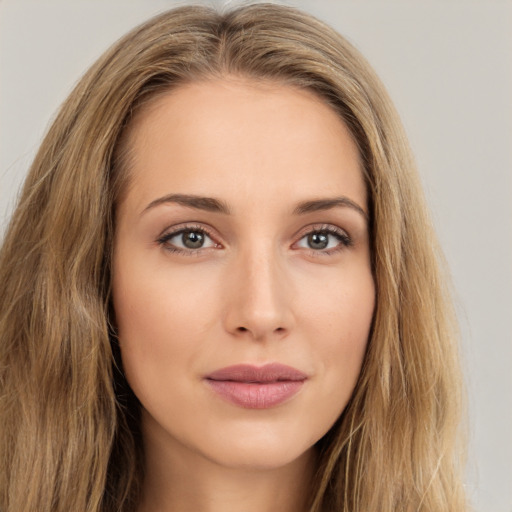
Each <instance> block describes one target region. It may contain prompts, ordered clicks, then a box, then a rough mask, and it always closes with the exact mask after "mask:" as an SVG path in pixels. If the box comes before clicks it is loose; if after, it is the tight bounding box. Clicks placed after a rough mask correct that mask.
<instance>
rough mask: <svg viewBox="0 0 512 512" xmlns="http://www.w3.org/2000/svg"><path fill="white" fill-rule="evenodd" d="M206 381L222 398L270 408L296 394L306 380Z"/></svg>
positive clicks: (246, 405)
mask: <svg viewBox="0 0 512 512" xmlns="http://www.w3.org/2000/svg"><path fill="white" fill-rule="evenodd" d="M206 382H207V383H208V384H209V385H210V387H211V388H212V389H213V391H215V392H216V393H217V394H218V395H219V396H220V397H221V398H223V399H224V400H227V401H228V402H231V403H232V404H235V405H238V406H239V407H244V408H246V409H268V408H270V407H275V406H276V405H279V404H282V403H284V402H286V401H287V400H289V399H290V398H292V397H293V396H294V395H296V394H297V393H298V392H299V391H300V389H301V387H302V386H303V384H304V381H302V380H299V381H294V380H285V381H278V382H265V383H257V382H256V383H248V382H237V381H230V380H211V379H207V380H206Z"/></svg>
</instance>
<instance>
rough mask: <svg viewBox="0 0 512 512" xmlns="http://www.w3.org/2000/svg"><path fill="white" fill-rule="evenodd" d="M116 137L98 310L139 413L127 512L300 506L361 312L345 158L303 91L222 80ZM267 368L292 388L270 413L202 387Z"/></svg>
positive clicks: (355, 366) (358, 229)
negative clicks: (295, 385)
mask: <svg viewBox="0 0 512 512" xmlns="http://www.w3.org/2000/svg"><path fill="white" fill-rule="evenodd" d="M127 140H128V142H127V144H128V146H129V148H130V151H131V157H132V161H131V168H130V172H131V182H130V187H129V189H128V191H127V193H126V194H125V196H124V198H123V200H122V202H121V204H120V205H119V207H118V211H117V232H116V239H115V250H114V261H113V299H114V309H115V315H116V323H117V328H118V334H119V341H120V346H121V354H122V360H123V366H124V370H125V372H126V376H127V379H128V382H129V384H130V386H131V387H132V389H133V391H134V392H135V394H136V395H137V397H138V398H139V400H140V402H141V404H142V406H143V409H142V431H143V438H144V449H145V464H146V479H145V483H144V492H143V502H142V504H141V508H140V510H141V511H150V510H151V511H154V512H156V511H162V512H164V511H165V512H167V511H173V512H180V511H191V510H194V511H197V512H201V511H209V512H214V511H221V510H222V511H223V512H229V511H237V512H239V511H240V510H244V512H252V511H254V512H256V511H258V512H264V511H276V510H279V511H280V512H286V511H293V512H297V511H300V510H304V509H305V506H306V505H305V500H306V494H307V492H308V485H307V483H308V482H309V481H310V480H311V475H312V472H313V471H314V464H315V453H314V444H315V443H316V442H317V441H318V440H319V439H320V438H321V437H322V436H323V435H324V434H325V433H326V432H327V431H328V430H329V428H330V427H331V426H332V425H333V423H334V422H335V420H336V419H337V418H338V417H339V415H340V414H341V412H342V411H343V409H344V407H345V406H346V404H347V402H348V400H349V398H350V396H351V394H352V391H353V389H354V386H355V384H356V381H357V378H358V376H359V373H360V369H361V365H362V361H363V358H364V354H365V350H366V346H367V340H368V335H369V331H370V325H371V320H372V316H373V310H374V302H375V287H374V282H373V277H372V272H371V265H370V249H369V234H368V222H367V211H368V210H367V196H366V190H365V185H364V181H363V177H362V171H361V165H360V160H359V154H358V150H357V147H356V145H355V143H354V142H353V140H352V138H351V136H350V133H349V131H348V129H347V128H346V126H345V125H344V123H343V122H342V121H341V119H340V118H339V117H338V115H337V114H336V113H335V112H334V111H333V110H332V109H331V108H330V107H329V106H328V105H326V104H325V103H324V102H323V101H322V100H321V99H319V98H317V97H316V96H315V95H314V94H313V93H311V92H308V91H304V90H299V89H296V88H293V87H291V86H287V85H283V84H277V83H267V82H256V81H251V80H249V79H244V78H240V77H233V76H228V77H225V78H224V79H215V80H214V79H212V80H209V81H201V82H195V83H192V84H187V85H183V86H181V87H179V88H177V89H175V90H173V91H171V92H169V93H168V94H166V95H164V96H161V97H159V98H156V99H154V100H153V101H152V102H151V103H150V104H149V105H147V106H145V107H144V108H143V109H142V111H141V113H139V114H138V115H137V116H136V119H135V120H134V121H133V123H132V126H131V127H130V132H129V134H128V139H127ZM176 194H179V195H180V196H179V197H176V196H174V197H171V196H172V195H176ZM184 196H186V197H184ZM191 196H194V200H192V201H191ZM197 197H200V198H205V197H206V198H211V199H214V200H215V201H211V200H204V199H202V200H199V201H198V200H197ZM319 200H334V202H327V203H318V202H316V203H311V202H312V201H313V202H314V201H319ZM184 229H188V232H186V233H185V234H184V233H183V230H184ZM176 250H178V252H176ZM273 362H278V363H283V364H286V365H289V366H292V367H294V368H297V369H299V370H301V371H302V372H304V373H306V374H307V377H308V378H307V380H306V381H305V383H304V385H303V386H302V388H301V389H300V391H299V392H298V393H297V394H296V395H295V396H293V397H292V398H291V399H290V400H288V401H286V402H284V403H282V404H280V405H278V406H275V407H270V408H267V409H256V410H255V409H247V408H243V407H240V406H237V405H234V404H232V403H229V402H227V401H226V400H223V399H222V398H221V397H219V396H218V395H217V394H216V393H215V392H213V391H212V389H211V388H210V386H208V385H207V383H206V381H205V376H206V375H208V374H209V373H211V372H212V371H214V370H217V369H219V368H224V367H226V366H230V365H234V364H240V363H247V364H252V365H256V366H260V365H263V364H266V363H273Z"/></svg>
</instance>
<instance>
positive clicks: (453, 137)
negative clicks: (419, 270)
mask: <svg viewBox="0 0 512 512" xmlns="http://www.w3.org/2000/svg"><path fill="white" fill-rule="evenodd" d="M179 3H180V4H181V3H183V2H179ZM199 3H200V2H199ZM208 3H209V4H213V5H215V4H217V2H215V1H211V2H208ZM286 3H288V4H290V5H295V6H298V7H302V8H303V9H305V10H307V11H309V12H311V13H312V14H315V15H316V16H318V17H319V18H321V19H323V20H325V21H327V22H328V23H330V24H331V25H333V26H334V27H335V28H336V29H338V30H339V31H340V32H341V33H342V34H344V35H345V36H347V37H348V38H349V39H350V40H351V41H352V42H353V43H354V44H355V45H356V46H357V47H358V48H359V49H360V50H361V51H362V52H363V53H364V54H365V55H366V57H367V58H368V59H369V61H370V62H371V63H372V64H373V66H374V67H375V68H376V70H377V72H378V73H379V74H380V76H381V78H382V79H383V81H384V83H385V84H386V86H387V87H388V89H389V91H390V93H391V96H392V97H393V99H394V100H395V103H396V105H397V107H398V110H399V112H400V114H401V116H402V119H403V122H404V124H405V126H406V129H407V131H408V133H409V136H410V140H411V143H412V146H413V149H414V151H415V154H416V157H417V161H418V166H419V169H420V172H421V174H422V179H423V182H424V185H425V189H426V193H427V197H428V200H429V203H430V205H431V208H432V210H433V215H434V219H435V222H436V225H437V228H438V232H439V236H440V238H441V241H442V244H443V246H444V248H445V252H446V255H447V259H448V262H449V264H450V267H451V270H452V273H453V278H454V281H455V287H456V290H457V297H456V299H457V307H458V313H459V318H460V321H461V326H462V333H463V350H464V356H465V362H464V364H465V369H466V374H467V380H468V390H469V401H470V412H471V447H470V449H471V451H470V464H469V468H468V477H467V486H468V493H469V495H470V497H471V499H472V501H473V503H474V506H475V509H476V510H477V511H479V512H511V511H512V335H511V332H512V331H511V320H510V319H511V317H512V236H511V235H512V215H511V214H512V207H511V203H512V201H511V199H512V149H511V148H512V99H511V98H512V65H511V63H512V36H511V34H512V3H511V2H510V1H507V0H501V1H497V0H473V1H472V0H466V1H452V0H445V1H434V0H430V1H428V0H424V1H421V0H407V1H406V0H401V1H398V0H387V1H386V0H380V1H377V0H373V1H371V0H365V1H363V0H339V1H335V0H331V1H329V0H316V1H314V0H295V1H287V2H286ZM177 4H178V2H173V1H170V0H167V1H164V0H146V1H139V0H138V1H134V0H131V1H129V0H123V1H116V0H88V1H84V0H74V1H72V2H71V1H69V0H60V1H49V0H47V1H45V2H42V1H32V2H30V1H27V0H3V1H1V2H0V232H1V231H3V230H4V229H5V225H6V223H7V219H8V217H9V214H10V212H11V211H12V208H13V205H14V201H15V197H16V194H17V191H18V189H19V186H20V184H21V182H22V180H23V177H24V175H25V173H26V171H27V168H28V166H29V164H30V161H31V159H32V158H33V155H34V151H35V150H36V148H37V146H38V144H39V142H40V140H41V137H42V135H43V133H44V131H45V129H46V127H47V126H48V123H49V121H50V119H51V118H52V115H53V114H54V112H55V110H56V109H57V107H58V106H59V104H60V103H61V102H62V101H63V99H64V98H65V96H66V95H67V94H68V92H69V91H70V90H71V88H72V86H73V84H74V83H75V82H76V81H77V79H78V78H79V77H80V75H81V74H82V73H83V72H84V71H85V69H86V68H87V67H88V66H89V65H90V64H91V63H92V62H93V61H94V60H95V59H96V58H97V57H98V56H99V55H100V54H101V53H102V52H103V50H105V49H106V48H107V46H109V45H110V44H111V43H112V42H113V41H114V40H115V39H117V38H118V37H119V36H121V35H122V34H123V33H124V32H125V31H127V30H128V29H129V28H131V27H132V26H133V25H135V24H137V23H139V22H141V21H142V20H144V19H145V18H147V17H149V16H150V15H152V14H155V13H157V12H159V11H161V10H163V9H165V8H168V7H172V6H174V5H177ZM0 293H1V292H0Z"/></svg>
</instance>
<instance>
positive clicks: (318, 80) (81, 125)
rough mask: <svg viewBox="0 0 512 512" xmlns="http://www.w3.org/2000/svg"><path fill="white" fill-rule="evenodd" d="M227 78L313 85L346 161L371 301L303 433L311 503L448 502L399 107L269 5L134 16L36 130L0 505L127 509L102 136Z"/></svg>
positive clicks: (131, 444) (444, 438)
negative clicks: (336, 400) (350, 165)
mask: <svg viewBox="0 0 512 512" xmlns="http://www.w3.org/2000/svg"><path fill="white" fill-rule="evenodd" d="M227 74H235V75H241V76H245V77H249V78H254V79H256V80H273V81H279V82H281V83H286V84H290V85H293V86H297V87H302V88H305V89H308V90H311V91H313V92H314V93H315V94H317V95H318V96H320V97H322V98H323V99H324V100H326V101H327V102H328V103H329V104H330V105H331V106H332V108H333V109H335V110H336V111H337V112H338V113H339V115H340V116H341V118H342V119H343V121H344V122H345V123H346V124H347V126H348V127H349V128H350V130H351V132H352V135H353V137H354V140H355V141H356V142H357V144H358V146H359V150H360V153H361V157H362V161H363V164H364V178H365V180H366V183H367V187H368V193H369V198H370V209H371V238H372V264H373V272H374V276H375V283H376V288H377V306H376V311H375V316H374V319H373V325H372V332H371V336H370V340H369V344H368V350H367V354H366V358H365V362H364V365H363V369H362V372H361V375H360V378H359V381H358V384H357V386H356V389H355V392H354V394H353V397H352V399H351V401H350V403H349V404H348V406H347V407H346V409H345V411H344V412H343V414H342V416H341V417H340V418H339V419H338V421H337V422H336V424H335V425H334V426H333V427H332V428H331V430H330V431H329V433H328V434H327V435H326V436H325V437H324V438H322V439H321V440H320V441H319V442H318V446H317V448H318V452H319V464H318V470H317V476H316V480H315V482H314V492H313V494H312V496H311V504H310V505H311V510H312V511H315V512H320V511H322V512H334V511H336V512H341V511H343V512H349V511H350V512H372V511H373V512H377V511H378V512H398V511H400V512H409V511H410V512H412V511H430V512H434V511H435V512H441V511H445V512H448V511H450V512H459V511H462V510H465V499H464V494H463V491H462V484H461V471H462V469H463V467H462V462H463V458H462V457H461V455H462V454H463V446H461V445H460V443H459V430H458V424H459V416H460V412H461V405H460V404H461V401H460V396H461V393H460V390H461V379H460V374H459V369H458V362H457V359H458V356H457V343H456V341H457V339H456V330H455V329H454V323H453V314H452V309H451V306H450V301H449V297H448V294H447V292H446V284H445V275H443V274H442V273H441V272H440V257H439V251H438V249H437V244H436V241H435V237H434V234H433V232H432V228H431V224H430V221H429V219H428V215H427V213H426V208H425V205H424V200H423V197H422V192H421V188H420V186H419V183H418V177H417V175H416V172H415V170H414V163H413V160H412V158H411V154H410V150H409V148H408V145H407V142H406V137H405V135H404V133H403V130H402V127H401V124H400V121H399V119H398V116H397V114H396V113H395V110H394V108H393V106H392V104H391V102H390V100H389V99H388V96H387V94H386V92H385V90H384V88H383V87H382V85H381V84H380V82H379V80H378V79H377V78H376V76H375V75H374V73H373V71H372V70H371V69H370V67H369V66H368V64H367V63H366V61H365V60H364V59H363V58H362V57H361V55H360V54H359V53H358V52H357V51H356V50H355V49H354V48H353V47H352V46H351V45H350V44H349V43H348V42H347V41H346V40H345V39H343V38H342V37H341V36H340V35H339V34H337V33H336V32H335V31H334V30H332V29H331V28H329V27H328V26H327V25H325V24H324V23H322V22H320V21H318V20H316V19H314V18H313V17H311V16H309V15H307V14H304V13H302V12H300V11H298V10H296V9H293V8H290V7H284V6H279V5H271V4H256V5H248V6H243V7H239V8H236V9H234V10H231V11H227V12H224V13H222V12H217V11H215V10H214V9H211V8H207V7H200V6H191V7H181V8H178V9H175V10H171V11H169V12H166V13H164V14H161V15H159V16H157V17H155V18H154V19H151V20H149V21H148V22H146V23H145V24H143V25H141V26H140V27H137V28H135V29H134V30H133V31H132V32H130V33H129V34H128V35H126V36H125V37H124V38H123V39H121V40H120V41H119V42H118V43H116V44H115V45H114V46H113V47H112V48H111V49H110V50H109V51H107V52H106V53H105V54H104V55H103V56H102V57H101V58H100V59H99V60H98V62H97V63H96V64H95V65H94V66H93V67H92V68H91V69H90V70H89V71H88V72H87V73H86V75H85V76H84V77H83V78H82V80H81V81H80V82H79V84H78V85H77V86H76V88H75V89H74V91H73V92H72V93H71V95H70V96H69V98H68V99H67V101H66V102H65V103H64V105H63V106H62V108H61V110H60V112H59V114H58V116H57V117H56V119H55V121H54V123H53V125H52V126H51V128H50V129H49V131H48V134H47V135H46V137H45V139H44V141H43V143H42V145H41V148H40V150H39V152H38V153H37V156H36V158H35V160H34V163H33V165H32V168H31V170H30V173H29V175H28V178H27V180H26V182H25V185H24V188H23V191H22V194H21V197H20V200H19V204H18V206H17V209H16V211H15V213H14V215H13V217H12V220H11V223H10V226H9V228H8V231H7V234H6V237H5V240H4V242H3V247H2V249H1V252H0V290H1V294H0V340H1V344H0V386H1V394H0V425H1V427H0V468H1V471H0V510H2V512H20V511H23V512H41V511H43V510H48V511H50V510H51V511H52V512H64V511H66V512H69V511H77V512H78V511H80V512H100V511H101V512H112V511H124V512H126V511H133V510H135V509H136V506H137V500H138V493H139V490H140V485H141V481H142V479H143V474H142V472H141V470H140V468H141V454H140V450H141V440H140V438H139V434H138V429H137V425H138V422H137V404H136V402H135V401H134V399H133V396H132V395H131V392H130V390H129V388H128V387H127V386H126V383H125V382H124V378H123V375H122V371H121V370H120V368H119V364H118V357H117V356H116V350H117V345H116V341H115V337H114V336H113V335H112V328H111V326H110V324H109V318H110V261H111V251H112V238H113V233H114V229H115V215H114V211H115V204H116V201H118V200H119V197H120V194H121V193H122V191H123V189H124V187H125V186H126V181H127V176H126V169H125V168H126V160H127V152H126V151H124V150H123V149H122V148H123V144H122V142H121V141H122V140H123V138H122V135H123V133H125V128H126V126H128V124H129V123H130V120H131V119H132V117H133V115H134V113H135V112H136V111H137V109H139V108H143V106H144V104H145V102H146V100H148V99H150V98H152V97H154V96H155V95H157V94H159V93H161V92H164V91H168V90H169V89H171V88H173V87H177V86H179V85H180V84H183V83H186V82H190V81H194V80H199V79H207V78H209V77H222V76H226V75H227Z"/></svg>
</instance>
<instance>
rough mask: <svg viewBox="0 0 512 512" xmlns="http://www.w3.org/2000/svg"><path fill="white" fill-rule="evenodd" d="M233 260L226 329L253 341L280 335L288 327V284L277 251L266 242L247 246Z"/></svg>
mask: <svg viewBox="0 0 512 512" xmlns="http://www.w3.org/2000/svg"><path fill="white" fill-rule="evenodd" d="M235 260H236V261H234V262H233V263H234V265H235V268H234V269H233V274H232V276H231V278H232V288H231V292H230V295H231V299H230V301H229V304H228V314H227V318H228V330H230V331H231V332H234V333H242V332H243V333H247V332H248V333H249V334H251V335H252V337H254V338H255V339H262V338H265V337H268V336H272V335H276V334H279V333H280V334H283V333H285V332H286V331H288V330H289V329H290V328H291V324H292V321H293V315H292V312H291V301H290V299H291V297H289V293H290V283H289V282H287V281H288V278H287V273H286V269H285V268H283V265H282V262H281V261H280V257H279V254H278V251H276V249H275V247H274V245H273V244H272V243H271V242H270V241H267V242H265V243H264V242H262V241H261V240H260V241H259V242H257V243H251V244H250V245H248V246H246V247H245V248H243V249H241V250H240V251H239V253H238V254H237V256H236V258H235Z"/></svg>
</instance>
